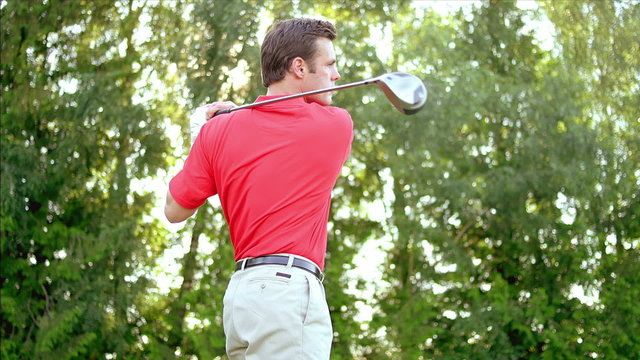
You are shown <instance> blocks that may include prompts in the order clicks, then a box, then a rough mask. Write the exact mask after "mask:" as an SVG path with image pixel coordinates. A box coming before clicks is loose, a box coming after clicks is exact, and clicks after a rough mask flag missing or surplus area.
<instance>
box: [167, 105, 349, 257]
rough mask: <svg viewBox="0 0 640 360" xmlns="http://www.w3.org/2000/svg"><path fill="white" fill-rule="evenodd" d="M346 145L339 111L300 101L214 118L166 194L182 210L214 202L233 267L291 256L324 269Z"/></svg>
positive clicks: (346, 124)
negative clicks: (221, 217) (275, 256)
mask: <svg viewBox="0 0 640 360" xmlns="http://www.w3.org/2000/svg"><path fill="white" fill-rule="evenodd" d="M274 97H275V96H260V97H259V98H258V100H257V101H262V100H268V99H271V98H274ZM352 139H353V123H352V121H351V117H350V116H349V113H347V111H346V110H344V109H340V108H336V107H330V106H320V105H318V104H316V103H306V102H305V101H304V100H303V99H302V98H296V99H290V100H284V101H281V102H277V103H272V104H266V105H261V106H258V107H256V108H252V109H243V110H238V111H235V112H232V113H229V114H225V115H220V116H216V117H215V118H213V119H212V120H210V121H209V122H207V123H206V124H205V125H204V126H203V127H202V129H201V130H200V134H199V135H198V137H197V139H196V141H195V143H194V144H193V147H192V148H191V152H190V153H189V156H188V157H187V160H186V161H185V164H184V168H183V169H182V171H180V172H179V173H178V174H177V175H176V176H175V177H174V178H173V179H172V180H171V182H170V183H169V189H170V191H171V195H172V196H173V197H174V199H175V200H176V201H177V202H178V204H180V205H182V206H184V207H186V208H189V209H195V208H197V207H199V206H201V205H202V204H203V203H204V202H205V201H206V199H207V198H208V197H210V196H212V195H215V194H218V195H219V196H220V202H221V204H222V209H223V212H224V215H225V218H226V220H227V223H228V225H229V230H230V234H231V241H232V243H233V247H234V249H235V259H236V260H239V259H242V258H245V257H249V256H251V257H256V256H261V255H267V254H275V253H290V254H295V255H300V256H304V257H306V258H308V259H310V260H312V261H313V262H315V263H316V264H318V266H320V268H324V256H325V252H326V248H327V220H328V218H329V208H330V201H331V190H332V189H333V186H334V185H335V182H336V179H337V177H338V176H339V174H340V170H341V168H342V165H343V164H344V162H345V160H346V159H347V156H348V155H349V152H350V150H351V141H352Z"/></svg>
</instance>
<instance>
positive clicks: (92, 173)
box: [0, 1, 169, 359]
mask: <svg viewBox="0 0 640 360" xmlns="http://www.w3.org/2000/svg"><path fill="white" fill-rule="evenodd" d="M2 6H3V8H2V24H3V25H2V73H1V82H2V93H3V94H2V111H1V113H2V130H1V131H2V137H1V139H2V155H1V156H2V174H3V181H2V184H1V194H2V210H1V219H2V228H1V235H2V243H1V251H2V265H1V268H0V270H1V278H2V281H1V284H2V285H1V286H2V290H1V296H2V311H1V314H2V315H1V316H2V330H1V331H2V343H1V344H2V345H1V353H2V357H3V358H7V359H13V358H56V359H69V358H97V357H99V356H101V355H102V354H106V353H115V354H118V355H119V356H124V355H125V354H127V353H129V352H131V351H132V346H133V344H135V342H136V338H137V336H138V335H139V332H138V331H137V329H136V327H137V321H138V319H139V318H140V317H139V312H138V305H139V303H138V301H139V300H140V298H139V297H140V296H141V295H142V294H143V291H144V290H145V288H146V287H147V286H149V279H148V278H147V277H146V276H145V275H144V273H142V272H141V269H143V268H144V267H145V266H148V265H149V258H150V257H152V256H154V254H155V253H157V251H158V250H159V248H160V247H161V244H160V243H159V241H158V240H160V239H162V238H163V237H164V236H165V234H164V232H163V231H162V230H161V229H160V228H159V227H158V224H157V221H152V220H145V215H146V214H148V213H149V211H150V206H151V196H150V195H149V194H148V193H145V192H144V191H140V190H138V189H136V188H135V179H137V178H144V177H148V176H151V175H153V174H155V172H156V171H157V170H158V169H159V168H162V167H164V166H166V165H165V160H164V157H165V155H166V153H167V151H168V150H169V149H168V145H169V144H168V140H167V138H166V136H165V134H164V132H165V130H164V128H163V120H164V115H163V111H164V106H165V105H164V104H163V102H162V99H161V98H159V99H158V100H156V101H152V102H150V103H142V102H140V101H138V99H137V97H136V96H137V94H138V93H139V91H138V87H139V86H140V85H139V84H138V83H137V82H138V81H139V80H141V78H142V76H143V74H144V73H145V71H146V70H148V65H149V64H148V63H147V62H146V61H147V60H148V59H145V58H144V57H143V56H142V55H141V54H140V52H139V49H140V48H139V44H138V40H137V39H136V37H135V30H136V28H137V26H138V24H139V21H140V14H141V11H142V8H141V7H138V6H135V5H134V3H133V2H131V1H130V2H122V3H118V4H116V6H113V4H111V3H110V2H98V3H77V2H49V3H43V2H38V1H31V2H23V1H9V2H6V3H3V5H2Z"/></svg>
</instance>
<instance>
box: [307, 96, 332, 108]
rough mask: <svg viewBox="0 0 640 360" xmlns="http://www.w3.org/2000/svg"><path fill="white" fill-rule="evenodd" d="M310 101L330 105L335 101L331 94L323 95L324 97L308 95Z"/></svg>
mask: <svg viewBox="0 0 640 360" xmlns="http://www.w3.org/2000/svg"><path fill="white" fill-rule="evenodd" d="M306 100H307V102H308V103H311V102H314V103H316V104H318V105H322V106H329V105H331V103H332V102H333V99H332V97H331V96H323V97H308V98H306Z"/></svg>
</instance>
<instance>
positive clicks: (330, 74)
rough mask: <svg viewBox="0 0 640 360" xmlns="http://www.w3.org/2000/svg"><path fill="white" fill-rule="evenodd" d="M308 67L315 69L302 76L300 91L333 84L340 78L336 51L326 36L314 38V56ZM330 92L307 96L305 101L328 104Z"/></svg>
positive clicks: (322, 87)
mask: <svg viewBox="0 0 640 360" xmlns="http://www.w3.org/2000/svg"><path fill="white" fill-rule="evenodd" d="M309 65H311V66H309V67H308V68H310V69H313V70H315V71H314V72H309V73H308V74H306V76H305V78H304V84H303V89H302V91H303V92H305V91H311V90H317V89H324V88H328V87H332V86H335V84H336V81H338V79H340V74H339V73H338V69H337V68H336V53H335V51H334V49H333V43H332V42H331V40H329V39H327V38H318V39H317V40H316V56H315V57H314V58H313V59H312V60H311V64H309ZM332 95H333V93H332V92H326V93H322V94H315V95H310V96H307V97H306V98H305V99H306V100H307V102H316V103H318V104H320V105H330V104H331V96H332Z"/></svg>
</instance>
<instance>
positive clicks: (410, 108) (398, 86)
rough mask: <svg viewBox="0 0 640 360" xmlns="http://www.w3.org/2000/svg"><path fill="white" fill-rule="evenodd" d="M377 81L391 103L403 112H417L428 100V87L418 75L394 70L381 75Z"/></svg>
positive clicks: (408, 113)
mask: <svg viewBox="0 0 640 360" xmlns="http://www.w3.org/2000/svg"><path fill="white" fill-rule="evenodd" d="M376 83H377V84H378V85H379V86H380V88H381V89H382V91H383V92H384V94H385V95H386V96H387V99H389V101H391V104H393V106H394V107H395V108H396V109H398V111H400V112H401V113H403V114H407V115H411V114H415V113H417V112H418V111H420V109H422V107H423V106H424V104H425V103H426V102H427V88H426V87H425V86H424V83H422V80H420V79H419V78H418V77H417V76H414V75H411V74H407V73H403V72H394V73H389V74H385V75H382V76H379V77H378V78H377V79H376Z"/></svg>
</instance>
